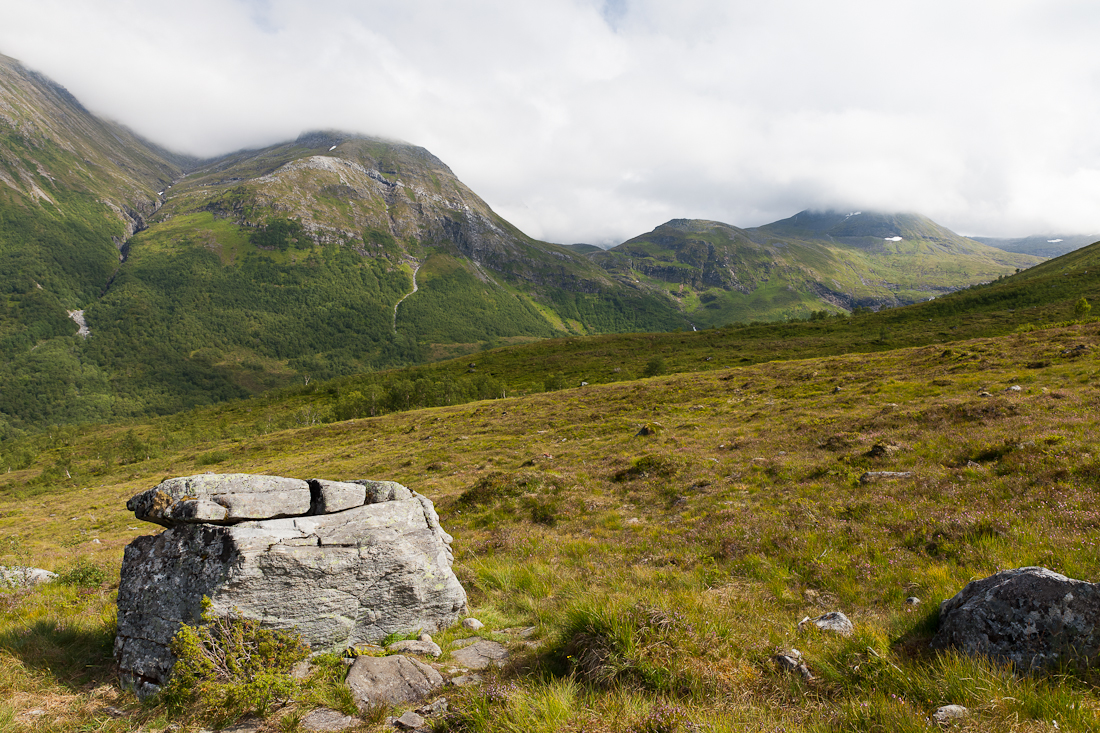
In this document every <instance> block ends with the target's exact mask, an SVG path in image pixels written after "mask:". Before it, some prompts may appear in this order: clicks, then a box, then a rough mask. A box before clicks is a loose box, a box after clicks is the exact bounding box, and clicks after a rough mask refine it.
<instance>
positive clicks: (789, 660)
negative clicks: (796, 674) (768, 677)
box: [775, 654, 798, 672]
mask: <svg viewBox="0 0 1100 733" xmlns="http://www.w3.org/2000/svg"><path fill="white" fill-rule="evenodd" d="M775 663H776V664H778V665H779V668H780V669H781V670H783V671H784V672H793V671H794V670H796V669H798V660H797V659H795V658H794V657H791V656H788V655H786V654H777V655H776V657H775Z"/></svg>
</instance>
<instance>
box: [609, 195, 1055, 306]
mask: <svg viewBox="0 0 1100 733" xmlns="http://www.w3.org/2000/svg"><path fill="white" fill-rule="evenodd" d="M590 256H591V257H592V259H593V261H595V262H597V263H599V264H600V265H601V266H603V267H604V268H606V269H607V270H608V271H610V272H612V273H614V274H616V275H617V276H618V277H620V278H622V279H626V280H635V281H637V282H638V283H639V285H645V286H648V287H650V288H652V289H654V290H657V291H662V292H669V293H670V294H672V295H673V296H674V297H675V298H676V299H677V300H678V302H679V303H680V306H681V308H682V310H683V311H684V312H685V313H686V314H687V315H688V317H689V318H690V319H691V320H692V322H693V323H694V324H695V325H696V326H699V327H703V326H709V325H720V324H724V323H729V322H731V321H747V320H753V319H762V320H779V319H784V318H803V317H806V316H808V315H809V314H810V313H813V312H825V313H835V312H839V311H841V310H851V309H853V308H857V307H865V308H875V309H877V308H881V307H895V306H898V305H905V304H907V303H914V302H919V301H921V300H927V299H928V298H930V297H933V296H935V295H939V294H943V293H947V292H951V291H953V290H956V289H958V288H960V287H965V286H967V285H970V284H974V283H977V282H984V281H989V280H992V279H994V278H996V277H998V276H1001V275H1005V274H1009V273H1012V272H1013V271H1014V270H1017V269H1021V268H1025V267H1030V266H1031V265H1034V264H1035V263H1037V262H1040V261H1041V260H1040V259H1039V258H1035V257H1029V256H1026V255H1019V254H1011V253H1006V252H1003V251H1001V250H997V249H994V248H991V247H987V246H985V245H982V244H980V243H978V242H975V241H973V240H969V239H966V238H965V237H960V236H959V235H957V234H955V233H954V232H951V231H950V230H948V229H945V228H944V227H941V226H939V225H938V224H936V223H935V222H933V221H931V220H930V219H927V218H925V217H921V216H917V215H913V214H879V213H874V212H860V213H853V214H841V213H837V212H809V211H804V212H801V213H799V214H797V215H795V216H793V217H791V218H789V219H784V220H782V221H778V222H775V223H773V224H769V225H766V226H763V227H757V228H753V229H739V228H737V227H733V226H730V225H728V224H722V223H720V222H713V221H704V220H688V219H676V220H673V221H670V222H668V223H667V224H664V225H662V226H660V227H658V228H657V229H655V230H653V231H652V232H650V233H648V234H644V235H642V236H639V237H635V238H634V239H631V240H628V241H627V242H624V243H623V244H621V245H619V246H618V247H616V248H614V249H612V250H610V251H608V252H606V253H595V254H592V255H590Z"/></svg>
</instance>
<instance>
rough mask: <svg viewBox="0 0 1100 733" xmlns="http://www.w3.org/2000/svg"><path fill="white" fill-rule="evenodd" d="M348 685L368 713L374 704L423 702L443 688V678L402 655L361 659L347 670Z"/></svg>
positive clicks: (418, 662)
mask: <svg viewBox="0 0 1100 733" xmlns="http://www.w3.org/2000/svg"><path fill="white" fill-rule="evenodd" d="M347 685H348V687H349V688H350V689H351V694H352V697H353V698H354V699H355V704H356V705H357V706H358V707H359V709H360V710H363V711H366V710H368V709H370V708H372V707H374V706H375V705H383V704H385V705H401V704H403V703H410V702H416V701H418V700H422V699H424V698H425V697H427V696H428V695H430V694H431V693H432V692H434V691H435V690H437V689H439V688H440V687H442V686H443V676H442V675H440V674H439V672H436V671H435V670H434V669H432V668H431V667H429V666H428V665H426V664H424V663H423V662H421V661H419V660H417V659H413V658H411V657H405V656H402V655H400V654H397V655H393V656H389V657H358V658H357V659H356V660H355V664H353V665H351V669H350V670H348V677H347Z"/></svg>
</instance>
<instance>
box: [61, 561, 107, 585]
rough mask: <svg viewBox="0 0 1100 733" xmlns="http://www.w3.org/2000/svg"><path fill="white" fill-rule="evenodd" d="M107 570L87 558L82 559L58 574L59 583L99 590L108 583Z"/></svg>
mask: <svg viewBox="0 0 1100 733" xmlns="http://www.w3.org/2000/svg"><path fill="white" fill-rule="evenodd" d="M107 577H108V576H107V570H106V568H104V567H103V566H102V565H99V564H97V563H95V562H93V561H91V560H90V559H88V558H86V557H82V558H80V559H78V560H77V561H76V562H74V563H73V564H72V565H70V566H68V567H67V568H65V569H64V570H62V571H61V572H60V573H58V574H57V581H58V582H59V583H64V584H65V585H75V586H78V587H81V588H97V587H99V586H101V585H103V584H104V583H105V582H107Z"/></svg>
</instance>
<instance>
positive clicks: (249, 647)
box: [161, 598, 309, 725]
mask: <svg viewBox="0 0 1100 733" xmlns="http://www.w3.org/2000/svg"><path fill="white" fill-rule="evenodd" d="M202 622H203V623H202V624H201V625H196V626H183V627H182V628H180V630H179V632H178V633H177V634H176V637H175V638H174V639H173V640H172V653H173V654H174V655H175V657H176V664H175V666H174V667H173V668H172V676H171V678H170V679H169V681H168V683H167V684H166V685H165V686H164V688H163V690H162V692H161V695H162V699H163V700H164V701H165V702H166V703H167V705H168V707H169V709H171V710H173V711H178V710H180V709H182V708H184V707H187V706H190V705H195V706H198V707H199V708H200V709H202V710H203V711H204V712H205V717H208V718H210V719H211V720H212V722H215V723H216V724H219V725H222V724H226V723H230V722H232V721H235V720H237V719H238V718H240V717H241V716H243V715H245V714H247V713H256V714H258V715H261V716H263V715H266V714H267V711H268V709H269V708H270V706H271V705H272V703H274V702H276V701H279V700H286V699H289V698H290V697H291V695H293V694H294V693H295V692H296V690H297V683H296V682H295V681H294V680H293V679H291V678H290V677H289V676H288V675H287V674H286V673H287V672H288V671H289V670H290V668H291V667H292V666H293V665H294V664H295V663H296V662H299V661H301V660H303V659H305V658H306V657H307V656H309V648H308V647H307V646H306V645H305V644H303V643H302V640H301V638H300V637H299V636H298V635H297V634H293V633H290V632H286V631H278V630H272V629H265V628H263V627H261V626H260V622H259V621H256V620H255V619H249V618H244V617H243V616H241V614H240V612H237V611H234V612H233V613H232V614H229V615H226V616H219V615H218V614H216V613H215V612H214V610H213V608H212V604H211V603H210V600H209V599H208V598H204V599H203V612H202Z"/></svg>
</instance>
